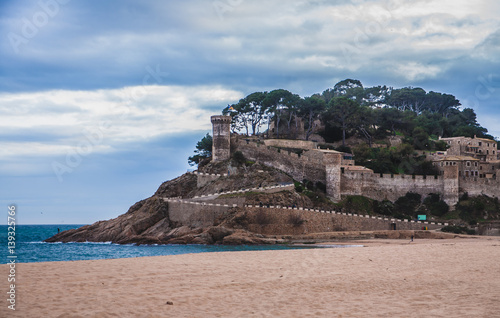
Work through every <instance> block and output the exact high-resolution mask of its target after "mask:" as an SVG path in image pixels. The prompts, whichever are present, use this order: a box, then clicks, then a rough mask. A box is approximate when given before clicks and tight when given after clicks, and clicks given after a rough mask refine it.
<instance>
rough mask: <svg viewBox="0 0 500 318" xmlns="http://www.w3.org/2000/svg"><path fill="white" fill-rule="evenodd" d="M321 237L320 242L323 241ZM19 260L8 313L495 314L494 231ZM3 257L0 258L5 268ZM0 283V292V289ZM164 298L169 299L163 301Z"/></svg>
mask: <svg viewBox="0 0 500 318" xmlns="http://www.w3.org/2000/svg"><path fill="white" fill-rule="evenodd" d="M322 244H327V243H322ZM333 244H336V245H337V244H350V245H361V244H362V245H365V246H367V247H363V248H335V249H334V248H315V249H297V250H282V251H256V252H254V251H250V252H248V251H245V252H229V253H228V252H221V253H203V254H183V255H174V256H156V257H141V258H127V259H108V260H95V261H69V262H47V263H21V264H18V265H17V266H18V268H17V269H18V273H19V274H18V282H17V290H16V292H17V295H18V303H17V306H16V311H15V312H12V311H10V310H8V309H7V302H6V301H4V306H3V308H2V309H1V310H0V312H2V313H7V312H8V313H9V315H10V316H13V317H18V316H19V317H34V316H43V317H58V316H61V317H62V316H72V317H83V316H91V317H114V316H122V317H131V316H136V317H165V316H169V317H235V316H243V317H253V316H255V317H366V316H371V317H382V316H388V315H391V316H405V317H421V316H432V317H450V316H453V317H465V316H467V317H498V315H499V314H498V313H499V312H500V303H499V302H498V298H499V297H500V280H499V279H498V273H499V272H500V263H499V262H498V259H500V237H471V238H454V239H440V240H433V239H415V240H414V242H411V243H410V242H409V241H408V240H406V239H370V240H353V241H344V242H341V243H339V242H334V243H333ZM7 273H8V265H5V264H3V265H0V274H1V275H3V276H4V277H6V275H7ZM6 288H7V286H6V284H2V292H7V290H6ZM167 302H171V303H172V304H167Z"/></svg>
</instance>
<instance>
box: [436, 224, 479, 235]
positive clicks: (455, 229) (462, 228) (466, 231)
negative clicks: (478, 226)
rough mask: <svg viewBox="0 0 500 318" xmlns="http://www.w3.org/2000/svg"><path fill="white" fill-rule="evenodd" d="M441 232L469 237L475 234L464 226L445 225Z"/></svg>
mask: <svg viewBox="0 0 500 318" xmlns="http://www.w3.org/2000/svg"><path fill="white" fill-rule="evenodd" d="M441 231H442V232H451V233H455V234H469V235H474V234H476V231H475V230H473V229H469V228H467V227H465V226H458V225H447V226H445V227H443V228H442V229H441Z"/></svg>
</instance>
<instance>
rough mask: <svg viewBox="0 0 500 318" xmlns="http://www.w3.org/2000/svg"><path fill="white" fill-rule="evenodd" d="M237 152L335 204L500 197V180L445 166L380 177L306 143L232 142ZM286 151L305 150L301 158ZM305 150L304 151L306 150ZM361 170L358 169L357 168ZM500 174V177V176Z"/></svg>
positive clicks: (449, 203) (451, 204)
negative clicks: (311, 185) (431, 172)
mask: <svg viewBox="0 0 500 318" xmlns="http://www.w3.org/2000/svg"><path fill="white" fill-rule="evenodd" d="M233 143H234V145H232V146H233V148H234V150H239V151H241V152H242V153H243V154H244V155H245V157H246V158H248V159H249V160H252V161H256V162H259V163H261V164H264V165H267V166H270V167H273V168H276V169H279V170H281V171H283V172H285V173H287V174H289V175H290V176H291V177H292V178H294V179H295V180H300V181H302V180H303V179H307V180H310V181H313V182H317V181H320V182H323V183H324V184H326V186H327V194H328V196H329V197H330V198H331V199H333V201H340V200H341V198H342V197H343V196H347V195H362V196H366V197H369V198H372V199H375V200H379V201H380V200H384V199H387V200H390V201H393V202H394V201H395V200H397V198H399V197H401V196H404V195H405V194H406V193H407V192H415V193H419V194H420V195H422V196H423V197H425V196H427V195H428V194H430V193H438V194H441V195H442V196H443V199H444V201H445V202H446V203H448V205H450V206H453V205H454V204H456V203H457V202H458V200H459V197H460V195H462V194H464V193H465V192H467V193H469V194H470V195H472V196H477V195H482V194H485V195H488V196H491V197H500V180H499V179H498V178H496V179H485V178H477V177H464V176H459V174H458V167H457V166H449V167H444V174H443V175H440V176H422V175H414V176H412V175H397V174H396V175H391V174H383V175H381V174H378V173H374V172H373V171H371V170H370V169H361V168H363V167H358V166H355V167H348V166H344V165H343V162H342V154H341V153H335V152H331V153H329V152H328V151H324V150H318V149H311V147H310V144H304V143H303V141H297V143H296V144H294V140H284V141H282V142H281V143H279V144H278V143H276V142H274V141H273V142H271V143H266V144H269V145H273V146H266V144H264V143H259V142H255V141H253V140H251V139H246V140H245V139H241V138H237V139H233ZM278 145H282V146H283V145H286V148H290V149H291V148H297V149H303V153H302V155H298V154H297V153H295V152H293V151H287V150H280V149H279V148H277V147H278ZM304 148H305V149H304ZM356 168H358V169H356ZM499 175H500V174H499Z"/></svg>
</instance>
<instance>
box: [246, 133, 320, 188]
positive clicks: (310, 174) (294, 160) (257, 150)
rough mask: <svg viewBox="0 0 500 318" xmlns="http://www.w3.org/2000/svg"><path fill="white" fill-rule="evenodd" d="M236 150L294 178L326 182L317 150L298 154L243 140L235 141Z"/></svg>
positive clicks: (250, 158)
mask: <svg viewBox="0 0 500 318" xmlns="http://www.w3.org/2000/svg"><path fill="white" fill-rule="evenodd" d="M236 150H239V151H241V152H242V153H243V155H244V156H245V158H247V159H249V160H252V161H255V162H259V163H261V164H264V165H266V166H268V167H272V168H275V169H278V170H281V171H283V172H285V173H287V174H289V175H290V176H292V178H294V179H295V180H300V181H302V180H303V179H308V180H311V181H314V182H316V181H320V182H323V183H325V182H326V174H325V166H324V164H323V160H322V156H321V154H320V153H319V152H318V151H314V150H312V151H306V152H305V153H303V154H302V155H300V156H299V155H298V154H297V153H295V152H289V151H280V150H279V149H277V148H274V147H268V146H265V145H264V144H259V143H255V142H248V143H247V142H246V141H245V140H238V141H236Z"/></svg>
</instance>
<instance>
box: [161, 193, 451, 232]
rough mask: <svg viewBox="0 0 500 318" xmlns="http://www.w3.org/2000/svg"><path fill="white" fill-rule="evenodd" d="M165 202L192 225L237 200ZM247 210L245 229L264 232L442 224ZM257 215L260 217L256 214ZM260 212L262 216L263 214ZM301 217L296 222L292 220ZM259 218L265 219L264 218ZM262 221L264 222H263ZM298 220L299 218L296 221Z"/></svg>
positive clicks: (177, 218)
mask: <svg viewBox="0 0 500 318" xmlns="http://www.w3.org/2000/svg"><path fill="white" fill-rule="evenodd" d="M165 201H167V202H168V213H169V220H170V222H171V223H174V224H175V223H177V226H184V225H185V226H189V227H192V228H197V227H208V226H213V225H215V221H216V220H217V219H218V218H219V217H220V216H222V215H224V214H226V213H228V212H229V209H231V208H235V207H236V204H233V205H228V204H213V203H200V202H190V201H185V200H178V199H165ZM240 208H241V209H244V211H245V212H246V213H247V217H246V219H247V226H246V227H247V229H248V230H250V231H252V232H255V233H261V234H267V235H300V234H308V233H322V232H334V231H376V230H391V229H394V227H395V228H396V229H397V230H421V229H422V228H423V227H427V228H428V229H430V230H432V229H438V228H441V227H442V226H443V225H442V224H441V223H432V222H415V221H409V220H398V219H391V218H386V217H385V218H383V217H375V216H368V215H358V214H348V213H341V212H335V211H324V210H314V209H304V208H291V207H269V208H267V207H256V206H251V205H250V206H249V205H247V206H244V207H240ZM258 214H261V215H260V221H259V216H258ZM262 214H264V215H265V216H264V217H263V216H262ZM297 218H298V219H299V220H303V221H304V222H302V223H301V224H297V222H296V221H294V219H295V220H297ZM262 220H265V221H264V222H263V221H262ZM263 223H265V224H263ZM299 223H300V222H299Z"/></svg>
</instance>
